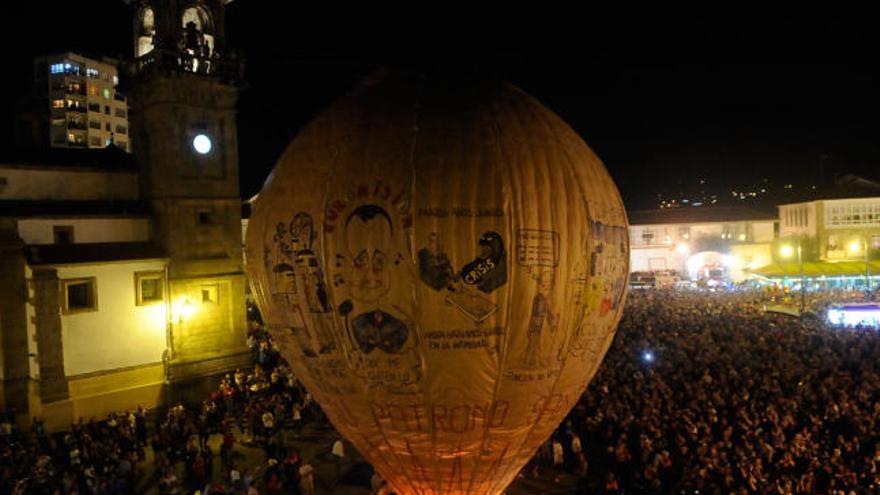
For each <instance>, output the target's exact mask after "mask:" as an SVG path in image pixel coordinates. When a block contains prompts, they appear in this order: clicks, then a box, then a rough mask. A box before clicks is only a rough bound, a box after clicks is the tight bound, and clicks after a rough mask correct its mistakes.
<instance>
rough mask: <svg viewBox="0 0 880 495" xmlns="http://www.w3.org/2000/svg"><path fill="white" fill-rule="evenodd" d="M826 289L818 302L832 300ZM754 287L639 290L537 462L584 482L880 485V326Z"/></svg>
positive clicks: (590, 485) (732, 490)
mask: <svg viewBox="0 0 880 495" xmlns="http://www.w3.org/2000/svg"><path fill="white" fill-rule="evenodd" d="M823 301H824V299H823V298H819V299H818V300H815V301H812V302H813V303H816V304H821V303H822V302H823ZM762 303H763V301H762V300H761V298H760V297H759V295H758V294H756V293H754V292H745V293H705V292H692V291H679V292H673V291H656V290H654V291H634V292H632V293H630V294H629V296H628V300H627V306H626V311H625V312H624V316H623V319H622V321H621V323H620V325H619V327H618V333H617V336H616V338H615V341H614V344H613V346H612V348H611V349H610V350H609V352H608V353H607V355H606V357H605V360H604V362H603V364H602V366H601V368H600V370H599V371H598V373H597V375H596V376H595V378H594V379H593V380H592V382H591V384H590V386H589V388H588V390H587V392H586V393H585V394H584V395H583V398H582V400H581V401H580V403H579V404H578V406H577V407H575V408H574V409H573V410H572V412H571V413H570V414H569V416H568V418H567V419H566V421H564V422H563V423H562V425H561V426H560V428H559V429H558V430H557V431H556V433H555V434H554V435H553V437H552V438H551V440H550V441H548V443H547V445H546V446H545V447H544V448H542V449H541V450H540V451H539V454H538V462H537V463H536V466H553V465H556V466H558V467H559V468H561V469H563V470H567V471H569V472H570V473H573V474H576V475H577V476H579V478H580V484H579V488H578V489H579V492H581V493H608V494H620V493H658V494H659V493H664V494H665V493H709V494H712V493H719V494H722V493H723V494H765V493H766V494H769V493H772V494H780V495H786V494H802V493H803V494H807V493H831V494H835V495H836V494H841V495H849V494H863V493H880V336H878V334H877V331H876V330H873V329H867V328H865V329H861V328H848V329H832V328H828V327H826V326H824V325H823V324H821V322H812V323H811V322H806V323H805V322H803V321H801V320H799V319H797V318H793V317H791V316H786V315H776V316H774V315H772V314H769V313H765V312H764V311H763V308H762V307H763V304H762Z"/></svg>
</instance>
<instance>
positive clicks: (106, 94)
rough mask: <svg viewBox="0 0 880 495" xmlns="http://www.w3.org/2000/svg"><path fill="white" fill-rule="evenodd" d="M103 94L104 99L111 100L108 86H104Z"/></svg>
mask: <svg viewBox="0 0 880 495" xmlns="http://www.w3.org/2000/svg"><path fill="white" fill-rule="evenodd" d="M103 96H104V99H106V100H109V99H110V90H109V89H107V88H104V92H103Z"/></svg>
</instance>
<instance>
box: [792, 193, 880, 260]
mask: <svg viewBox="0 0 880 495" xmlns="http://www.w3.org/2000/svg"><path fill="white" fill-rule="evenodd" d="M779 234H780V237H781V238H792V239H794V238H798V237H801V238H806V239H810V240H812V241H813V244H814V245H815V249H816V250H817V252H816V253H815V254H817V255H818V258H819V259H821V260H823V261H844V260H864V259H865V249H866V248H867V249H868V250H869V251H872V250H880V195H878V196H875V197H859V198H841V199H820V200H816V201H806V202H803V203H791V204H783V205H779ZM869 254H871V253H869Z"/></svg>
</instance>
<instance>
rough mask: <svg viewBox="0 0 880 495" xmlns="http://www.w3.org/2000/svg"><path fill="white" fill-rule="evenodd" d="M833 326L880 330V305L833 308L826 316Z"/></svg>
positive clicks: (847, 305) (849, 305)
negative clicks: (859, 326) (865, 327)
mask: <svg viewBox="0 0 880 495" xmlns="http://www.w3.org/2000/svg"><path fill="white" fill-rule="evenodd" d="M826 319H827V321H828V323H830V324H832V325H840V326H850V327H854V326H856V325H862V326H868V327H874V328H880V305H878V304H846V305H840V306H832V307H831V308H830V309H829V310H828V314H827V315H826Z"/></svg>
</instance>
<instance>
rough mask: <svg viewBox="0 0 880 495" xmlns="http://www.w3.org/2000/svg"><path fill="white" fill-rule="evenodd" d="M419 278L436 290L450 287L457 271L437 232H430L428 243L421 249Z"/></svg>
mask: <svg viewBox="0 0 880 495" xmlns="http://www.w3.org/2000/svg"><path fill="white" fill-rule="evenodd" d="M418 255H419V278H421V279H422V282H424V283H425V284H426V285H428V287H430V288H432V289H434V290H443V289H448V288H450V287H451V286H452V283H453V282H454V280H455V271H454V270H453V268H452V263H451V262H450V261H449V257H448V256H447V255H446V252H444V250H443V246H442V244H441V243H440V239H439V238H438V236H437V233H436V232H431V233H430V234H428V245H427V246H425V247H423V248H422V249H420V250H419V253H418Z"/></svg>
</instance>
